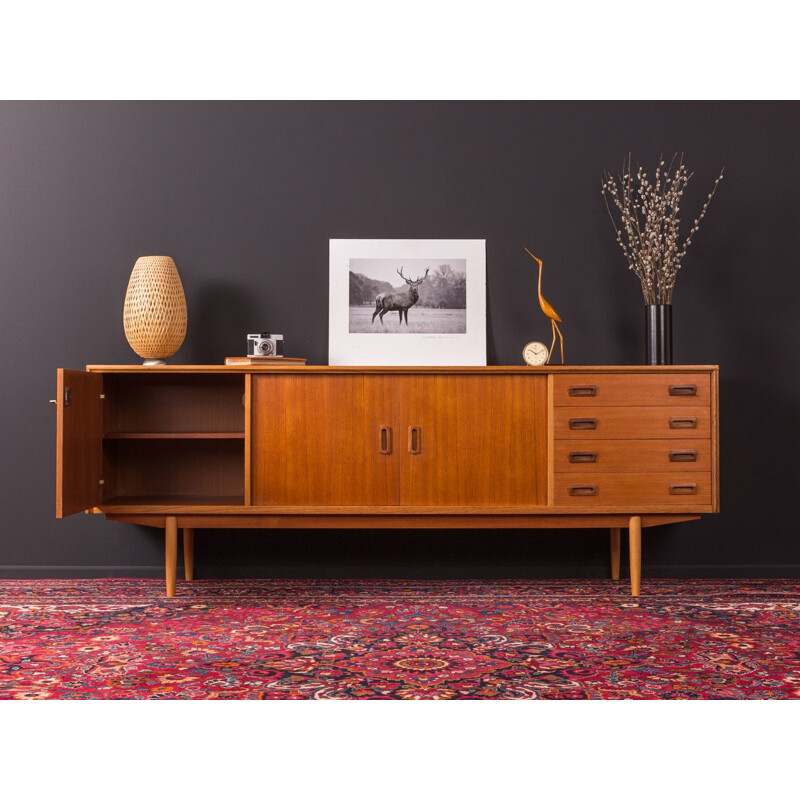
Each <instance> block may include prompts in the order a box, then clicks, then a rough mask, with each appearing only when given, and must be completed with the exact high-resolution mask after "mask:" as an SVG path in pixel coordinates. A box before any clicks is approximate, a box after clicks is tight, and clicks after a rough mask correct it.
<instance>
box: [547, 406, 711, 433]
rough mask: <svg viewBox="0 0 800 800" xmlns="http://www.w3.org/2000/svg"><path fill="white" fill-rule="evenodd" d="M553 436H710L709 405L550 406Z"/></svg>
mask: <svg viewBox="0 0 800 800" xmlns="http://www.w3.org/2000/svg"><path fill="white" fill-rule="evenodd" d="M553 435H554V437H555V438H556V439H589V440H591V439H709V438H710V437H711V410H710V408H709V407H708V406H684V407H682V408H675V407H669V406H667V407H664V406H641V407H633V406H628V407H625V406H606V407H597V408H585V407H584V408H572V407H569V406H559V407H556V408H554V409H553Z"/></svg>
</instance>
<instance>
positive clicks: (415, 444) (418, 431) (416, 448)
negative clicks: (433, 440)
mask: <svg viewBox="0 0 800 800" xmlns="http://www.w3.org/2000/svg"><path fill="white" fill-rule="evenodd" d="M408 452H409V453H411V454H412V455H415V456H416V455H419V454H420V453H421V452H422V428H419V427H417V426H413V427H411V428H409V429H408Z"/></svg>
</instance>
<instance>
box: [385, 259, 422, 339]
mask: <svg viewBox="0 0 800 800" xmlns="http://www.w3.org/2000/svg"><path fill="white" fill-rule="evenodd" d="M397 274H398V275H399V276H400V277H401V278H402V279H403V280H404V281H405V282H406V283H407V284H408V291H407V292H405V293H403V292H381V293H380V294H379V295H378V296H377V297H376V298H375V312H374V313H373V315H372V321H373V322H375V317H377V316H378V314H380V315H381V324H383V318H384V316H385V315H386V314H387V313H388V312H389V311H397V312H398V314H399V315H400V322H399V324H400V325H402V324H403V315H405V318H406V325H408V309H409V308H411V306H413V305H414V303H416V302H417V300H419V287H420V284H421V283H422V281H424V280H425V278H427V277H428V270H427V269H426V270H425V274H424V275H423V276H422V277H421V278H417V280H415V281H413V280H411V278H406V276H405V275H403V268H402V267H400V269H399V270H397Z"/></svg>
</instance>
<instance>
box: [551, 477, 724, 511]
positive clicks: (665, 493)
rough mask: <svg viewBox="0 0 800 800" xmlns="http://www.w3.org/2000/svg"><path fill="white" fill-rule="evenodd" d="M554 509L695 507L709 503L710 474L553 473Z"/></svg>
mask: <svg viewBox="0 0 800 800" xmlns="http://www.w3.org/2000/svg"><path fill="white" fill-rule="evenodd" d="M553 490H554V495H553V503H554V505H557V506H575V505H582V506H617V505H630V506H631V507H632V508H636V507H641V506H648V505H654V506H672V505H674V506H697V505H710V504H711V473H710V472H640V473H625V472H617V473H614V472H600V473H597V474H594V475H568V474H566V473H563V472H561V473H556V476H555V482H554V485H553Z"/></svg>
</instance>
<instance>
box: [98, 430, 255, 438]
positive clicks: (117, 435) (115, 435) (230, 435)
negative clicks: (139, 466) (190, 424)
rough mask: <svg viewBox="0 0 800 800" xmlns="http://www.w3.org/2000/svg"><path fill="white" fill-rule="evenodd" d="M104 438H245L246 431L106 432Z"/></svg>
mask: <svg viewBox="0 0 800 800" xmlns="http://www.w3.org/2000/svg"><path fill="white" fill-rule="evenodd" d="M103 438H104V439H244V431H238V432H237V431H233V432H229V433H216V432H215V433H199V432H191V433H188V432H186V433H184V432H181V433H176V432H169V433H167V432H164V433H131V432H124V433H105V434H103Z"/></svg>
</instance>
